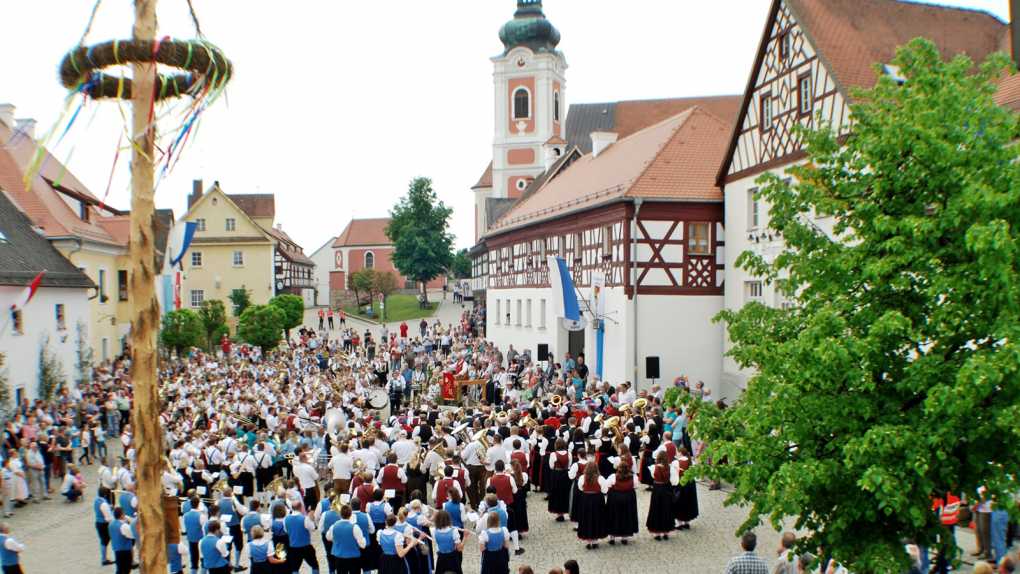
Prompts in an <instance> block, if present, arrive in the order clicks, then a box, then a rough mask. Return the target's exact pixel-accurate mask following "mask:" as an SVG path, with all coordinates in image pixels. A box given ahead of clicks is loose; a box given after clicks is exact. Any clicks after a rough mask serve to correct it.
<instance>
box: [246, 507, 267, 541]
mask: <svg viewBox="0 0 1020 574" xmlns="http://www.w3.org/2000/svg"><path fill="white" fill-rule="evenodd" d="M261 522H262V519H261V518H260V517H259V515H258V513H256V512H249V513H248V514H245V515H244V518H242V519H241V530H243V531H244V537H245V538H246V539H247V540H248V542H251V529H252V528H255V527H256V526H258V525H259V523H261Z"/></svg>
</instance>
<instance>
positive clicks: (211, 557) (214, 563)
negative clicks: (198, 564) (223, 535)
mask: <svg viewBox="0 0 1020 574" xmlns="http://www.w3.org/2000/svg"><path fill="white" fill-rule="evenodd" d="M218 540H219V538H218V537H216V536H213V535H212V534H207V535H206V536H204V537H203V538H202V541H201V542H199V543H198V547H199V549H200V550H201V552H202V568H205V569H206V570H208V569H210V568H222V567H224V566H226V565H227V559H226V558H225V557H224V556H223V555H222V554H220V549H219V548H217V547H216V542H217V541H218Z"/></svg>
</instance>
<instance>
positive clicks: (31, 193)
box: [0, 122, 127, 247]
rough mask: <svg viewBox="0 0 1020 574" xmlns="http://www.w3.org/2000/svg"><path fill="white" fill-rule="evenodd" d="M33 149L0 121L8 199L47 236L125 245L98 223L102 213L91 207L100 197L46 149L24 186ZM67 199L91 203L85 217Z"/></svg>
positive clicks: (0, 173)
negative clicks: (85, 218) (37, 170)
mask: <svg viewBox="0 0 1020 574" xmlns="http://www.w3.org/2000/svg"><path fill="white" fill-rule="evenodd" d="M36 149H37V146H36V142H35V141H34V140H33V139H32V138H30V137H28V136H26V135H25V134H23V133H21V132H15V131H14V130H12V129H11V128H10V127H9V126H7V125H6V124H4V123H3V122H0V187H2V188H3V190H4V193H6V194H7V196H8V198H9V199H10V200H11V201H13V202H14V204H15V205H16V206H17V207H18V208H19V209H20V210H21V211H22V212H23V213H25V215H27V216H28V218H29V219H30V220H31V221H32V223H33V224H34V225H36V226H38V227H40V228H41V229H42V230H43V232H44V233H45V234H46V236H47V237H49V238H56V237H68V236H74V237H79V238H81V239H83V240H87V241H93V242H97V243H105V244H108V245H117V246H121V247H125V246H126V245H127V244H126V243H124V242H121V241H119V240H118V239H117V238H115V237H113V236H112V235H110V233H109V232H108V231H107V230H106V229H105V228H104V227H103V226H102V225H100V224H99V221H100V220H101V219H102V218H103V215H104V214H103V213H102V212H101V211H100V210H99V209H97V208H96V207H95V206H97V205H99V204H100V203H101V202H100V200H99V199H97V198H96V196H95V195H93V194H92V193H91V192H90V191H89V190H88V188H87V187H85V185H84V184H82V183H81V182H80V181H78V179H77V178H75V177H74V174H72V173H71V172H70V171H69V170H68V169H67V168H66V167H64V165H63V164H61V163H60V161H58V160H57V159H56V158H55V157H53V156H52V155H51V154H50V153H49V151H47V150H45V149H43V150H42V154H43V158H42V163H41V165H40V168H39V172H38V173H37V174H36V175H35V177H33V178H32V179H31V181H30V184H31V185H30V187H26V186H25V183H24V179H25V173H26V171H27V170H28V169H29V168H30V166H31V165H32V159H33V157H34V156H35V153H36ZM58 182H59V184H58ZM69 201H75V202H79V201H80V202H83V203H85V204H86V205H89V206H92V207H87V208H86V209H87V211H88V214H89V219H88V220H87V221H86V220H83V219H82V218H81V215H80V213H79V212H78V210H76V209H75V208H72V206H71V204H70V203H69ZM113 212H116V213H123V212H119V211H116V210H113Z"/></svg>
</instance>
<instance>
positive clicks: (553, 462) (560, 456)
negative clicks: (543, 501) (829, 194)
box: [549, 450, 573, 515]
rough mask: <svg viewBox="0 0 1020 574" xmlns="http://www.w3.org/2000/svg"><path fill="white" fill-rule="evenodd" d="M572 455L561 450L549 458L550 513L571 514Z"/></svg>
mask: <svg viewBox="0 0 1020 574" xmlns="http://www.w3.org/2000/svg"><path fill="white" fill-rule="evenodd" d="M569 466H570V454H568V453H567V451H564V450H561V451H559V452H556V453H553V454H552V455H551V456H550V457H549V468H550V472H549V512H551V513H552V514H561V515H562V514H566V513H568V512H570V491H571V489H572V484H573V483H572V481H571V480H570V477H568V476H567V469H568V467H569Z"/></svg>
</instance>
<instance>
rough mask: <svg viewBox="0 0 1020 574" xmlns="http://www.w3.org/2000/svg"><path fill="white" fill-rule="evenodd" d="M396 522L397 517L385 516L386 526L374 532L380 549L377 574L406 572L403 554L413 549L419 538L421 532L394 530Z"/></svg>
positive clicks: (405, 573)
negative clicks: (403, 532)
mask: <svg viewBox="0 0 1020 574" xmlns="http://www.w3.org/2000/svg"><path fill="white" fill-rule="evenodd" d="M396 524H397V517H396V516H394V515H392V514H390V515H389V516H387V517H386V528H383V529H382V530H380V531H379V532H376V539H377V540H378V541H379V548H381V549H382V554H381V555H380V556H379V574H407V572H408V570H407V561H406V560H405V556H407V553H408V552H411V551H412V550H414V549H415V547H416V546H417V545H418V541H419V540H421V533H418V534H412V533H407V534H401V533H400V532H398V531H397V530H394V528H393V527H394V526H395V525H396Z"/></svg>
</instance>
